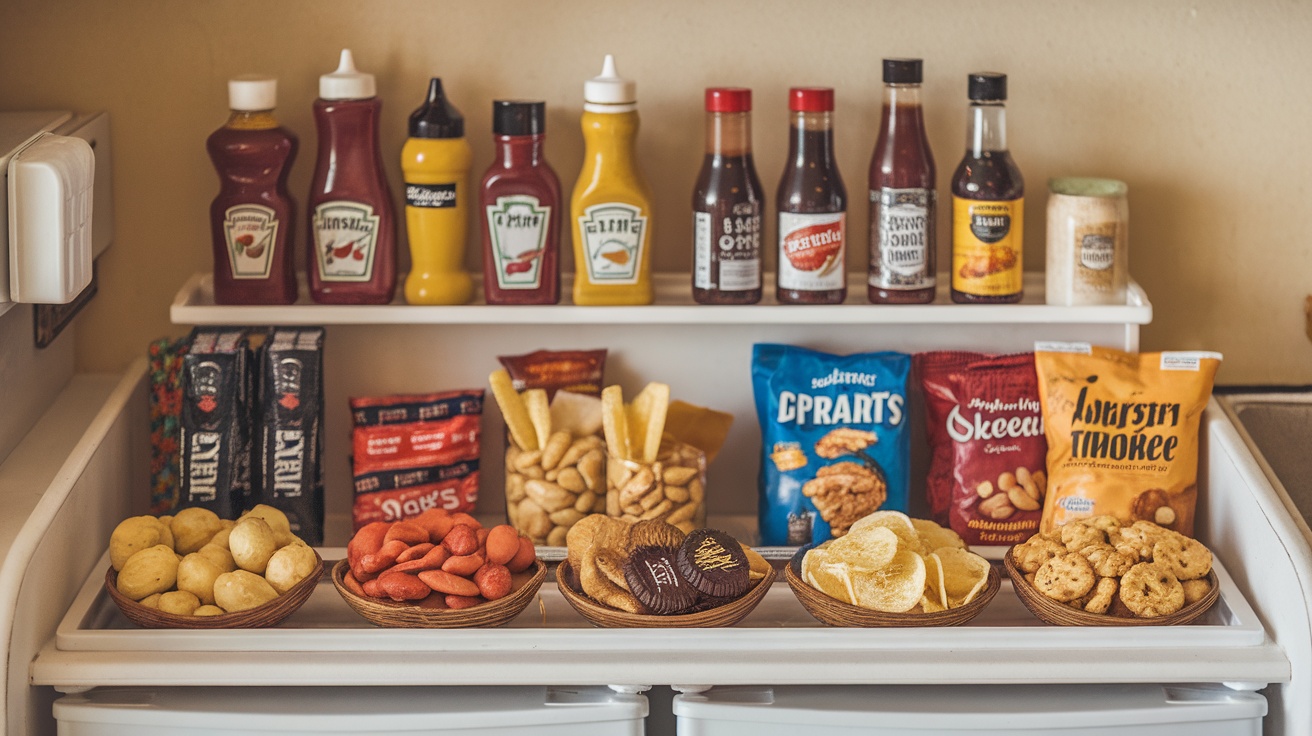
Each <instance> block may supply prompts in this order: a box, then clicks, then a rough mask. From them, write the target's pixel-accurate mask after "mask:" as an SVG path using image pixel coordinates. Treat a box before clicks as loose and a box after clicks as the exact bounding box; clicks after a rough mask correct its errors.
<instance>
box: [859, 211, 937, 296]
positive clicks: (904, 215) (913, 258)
mask: <svg viewBox="0 0 1312 736" xmlns="http://www.w3.org/2000/svg"><path fill="white" fill-rule="evenodd" d="M936 196H937V194H936V193H935V192H934V190H933V189H921V188H914V189H890V188H888V187H884V188H881V189H871V190H870V202H871V203H872V204H874V205H875V208H874V209H875V210H876V213H875V216H874V217H872V218H871V223H872V225H873V226H874V229H875V232H874V237H873V238H871V242H872V243H873V244H874V246H875V251H874V252H873V253H871V254H870V255H871V258H870V260H871V263H874V264H877V266H876V268H874V269H871V273H870V285H871V286H874V287H876V288H879V289H894V290H911V289H925V288H933V286H934V272H933V271H931V270H930V268H929V254H930V253H932V252H933V249H934V241H935V238H934V203H935V197H936Z"/></svg>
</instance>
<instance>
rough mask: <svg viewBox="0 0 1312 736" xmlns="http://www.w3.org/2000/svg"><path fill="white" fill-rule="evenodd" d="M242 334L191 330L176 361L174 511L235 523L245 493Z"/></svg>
mask: <svg viewBox="0 0 1312 736" xmlns="http://www.w3.org/2000/svg"><path fill="white" fill-rule="evenodd" d="M247 337H248V335H247V330H246V329H245V328H241V327H197V328H196V329H194V330H192V331H191V336H190V337H189V338H188V343H189V345H190V347H189V348H188V352H187V355H186V356H184V357H183V363H182V402H183V403H182V422H181V426H180V427H179V433H178V439H179V450H180V452H181V456H182V457H181V467H180V474H179V494H178V496H179V508H187V507H190V506H200V507H202V508H207V509H209V510H211V511H213V512H214V513H216V514H218V515H219V518H222V519H235V518H237V515H238V514H240V513H241V512H242V511H243V510H244V508H245V505H246V499H247V497H248V496H249V495H251V487H252V486H251V403H252V399H253V397H252V395H251V386H252V385H253V382H252V377H251V375H250V372H251V370H252V368H253V366H252V365H251V364H252V363H253V360H252V357H251V352H250V345H249V343H248V341H247Z"/></svg>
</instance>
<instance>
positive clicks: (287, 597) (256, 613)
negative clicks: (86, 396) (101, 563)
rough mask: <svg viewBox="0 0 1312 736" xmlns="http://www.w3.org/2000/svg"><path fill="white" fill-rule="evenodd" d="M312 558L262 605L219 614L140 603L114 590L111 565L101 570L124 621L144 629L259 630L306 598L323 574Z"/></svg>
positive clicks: (317, 560)
mask: <svg viewBox="0 0 1312 736" xmlns="http://www.w3.org/2000/svg"><path fill="white" fill-rule="evenodd" d="M314 559H315V563H314V570H312V571H311V572H310V574H309V575H307V576H306V577H305V579H304V580H302V581H301V582H299V583H297V584H296V585H295V586H293V587H292V589H291V590H289V591H287V592H286V593H283V594H282V595H280V596H278V597H277V598H274V599H273V600H271V601H269V602H268V603H265V604H264V605H262V606H259V607H256V608H250V609H247V610H245V611H238V612H236V613H225V614H221V615H219V616H179V615H177V614H174V613H165V612H163V611H161V610H159V609H157V608H148V607H146V606H143V605H141V604H140V603H137V602H136V601H134V600H132V599H131V598H128V597H127V596H125V595H123V594H122V593H120V592H118V573H117V572H116V571H115V570H114V568H113V567H110V568H109V570H108V571H106V572H105V591H106V592H107V593H109V597H110V598H111V599H113V601H114V603H116V604H117V605H118V610H120V611H122V612H123V616H124V617H125V618H126V619H127V620H129V621H131V622H132V623H134V624H136V625H137V626H140V627H142V628H145V629H261V628H266V627H269V626H277V625H278V624H279V623H281V622H282V621H283V619H286V618H287V617H288V616H290V615H292V614H293V613H294V612H295V611H296V609H298V608H300V607H301V605H302V604H304V603H305V602H306V601H307V600H309V599H310V594H311V593H313V592H314V589H315V587H316V586H318V585H319V578H321V577H323V558H321V557H320V556H319V553H318V552H315V553H314Z"/></svg>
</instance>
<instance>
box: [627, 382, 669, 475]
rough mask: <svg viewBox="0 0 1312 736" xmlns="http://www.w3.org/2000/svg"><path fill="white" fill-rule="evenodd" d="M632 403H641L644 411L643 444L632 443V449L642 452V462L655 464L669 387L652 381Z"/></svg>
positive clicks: (659, 446) (667, 404)
mask: <svg viewBox="0 0 1312 736" xmlns="http://www.w3.org/2000/svg"><path fill="white" fill-rule="evenodd" d="M633 401H634V403H637V402H638V401H643V402H644V408H645V409H646V417H645V422H644V425H645V426H644V428H643V434H642V437H643V442H642V445H641V447H638V445H637V442H634V443H633V444H634V449H635V450H640V451H641V452H642V461H643V462H645V463H652V462H656V458H657V456H658V455H659V454H660V449H661V435H662V434H663V433H664V432H665V415H666V413H667V412H668V411H669V410H670V386H669V384H665V383H658V382H655V381H653V382H651V383H649V384H647V385H646V386H645V387H644V388H643V389H642V391H641V392H640V393H639V394H638V396H637V397H636V398H635V399H634V400H633Z"/></svg>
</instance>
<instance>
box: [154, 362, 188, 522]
mask: <svg viewBox="0 0 1312 736" xmlns="http://www.w3.org/2000/svg"><path fill="white" fill-rule="evenodd" d="M186 354H187V341H186V340H181V339H172V338H165V339H161V340H156V341H155V342H152V343H151V344H150V512H151V513H152V514H156V515H159V514H167V513H169V512H170V511H172V510H173V509H174V508H176V507H177V505H178V493H179V485H180V484H179V481H178V464H179V457H178V437H179V434H180V430H179V424H180V420H181V417H180V414H181V413H182V356H184V355H186Z"/></svg>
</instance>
